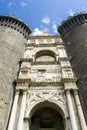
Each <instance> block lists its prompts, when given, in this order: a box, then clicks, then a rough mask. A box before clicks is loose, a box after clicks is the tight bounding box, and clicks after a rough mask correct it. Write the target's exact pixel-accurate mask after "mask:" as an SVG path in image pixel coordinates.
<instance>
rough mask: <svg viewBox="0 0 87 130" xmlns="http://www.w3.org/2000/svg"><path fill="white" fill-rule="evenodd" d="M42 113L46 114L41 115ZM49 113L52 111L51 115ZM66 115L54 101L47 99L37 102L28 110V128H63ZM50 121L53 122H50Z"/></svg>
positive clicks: (38, 129) (40, 129) (43, 129)
mask: <svg viewBox="0 0 87 130" xmlns="http://www.w3.org/2000/svg"><path fill="white" fill-rule="evenodd" d="M42 113H44V114H43V116H44V115H48V116H47V117H43V116H41V114H42ZM46 113H48V114H46ZM51 113H54V114H53V115H54V116H53V117H52V114H51ZM66 115H67V114H66V113H65V112H64V110H63V109H62V108H60V106H58V104H56V103H54V102H50V101H47V100H46V101H43V102H39V103H37V104H36V105H35V106H33V108H32V109H31V110H30V112H29V119H30V120H31V125H30V130H65V127H66V121H65V118H66ZM51 122H52V123H53V122H55V123H53V124H52V123H51ZM37 124H38V125H37ZM50 124H51V125H50ZM45 127H47V128H45Z"/></svg>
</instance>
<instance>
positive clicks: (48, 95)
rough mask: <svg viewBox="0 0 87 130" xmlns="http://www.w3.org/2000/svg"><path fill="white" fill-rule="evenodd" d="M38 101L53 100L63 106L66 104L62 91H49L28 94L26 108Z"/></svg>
mask: <svg viewBox="0 0 87 130" xmlns="http://www.w3.org/2000/svg"><path fill="white" fill-rule="evenodd" d="M39 100H53V101H55V102H60V103H61V104H62V105H64V106H65V104H66V100H65V94H64V91H58V92H56V91H55V92H54V91H49V90H42V91H40V92H34V91H31V92H28V95H27V106H29V105H32V104H34V103H36V102H37V101H39Z"/></svg>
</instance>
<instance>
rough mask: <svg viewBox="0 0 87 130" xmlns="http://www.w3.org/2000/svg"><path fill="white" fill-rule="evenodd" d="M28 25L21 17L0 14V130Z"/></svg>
mask: <svg viewBox="0 0 87 130" xmlns="http://www.w3.org/2000/svg"><path fill="white" fill-rule="evenodd" d="M30 33H31V29H30V27H28V25H27V24H26V23H24V22H22V20H21V19H17V18H16V17H13V16H8V15H0V130H5V129H6V127H7V122H8V119H9V114H10V110H11V105H12V100H13V82H14V80H15V79H16V78H17V73H18V69H19V60H20V58H21V57H22V55H23V52H24V43H26V42H27V39H28V37H29V34H30Z"/></svg>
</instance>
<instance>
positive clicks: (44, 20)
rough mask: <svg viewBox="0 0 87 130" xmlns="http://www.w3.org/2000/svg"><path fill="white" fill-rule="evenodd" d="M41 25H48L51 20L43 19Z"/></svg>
mask: <svg viewBox="0 0 87 130" xmlns="http://www.w3.org/2000/svg"><path fill="white" fill-rule="evenodd" d="M41 22H42V23H45V24H49V23H50V22H51V19H50V18H49V17H44V18H43V19H42V20H41Z"/></svg>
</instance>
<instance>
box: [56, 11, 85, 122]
mask: <svg viewBox="0 0 87 130" xmlns="http://www.w3.org/2000/svg"><path fill="white" fill-rule="evenodd" d="M58 32H59V33H60V35H61V37H62V39H63V41H64V42H65V45H66V50H67V53H68V55H69V56H72V60H71V63H72V67H73V70H74V71H75V73H76V75H77V77H78V82H77V86H78V88H79V95H80V99H81V104H82V108H83V111H84V115H85V118H86V122H87V13H84V12H83V13H80V14H75V15H73V16H72V17H69V18H68V19H67V20H66V21H64V22H63V23H62V25H61V26H59V27H58Z"/></svg>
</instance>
